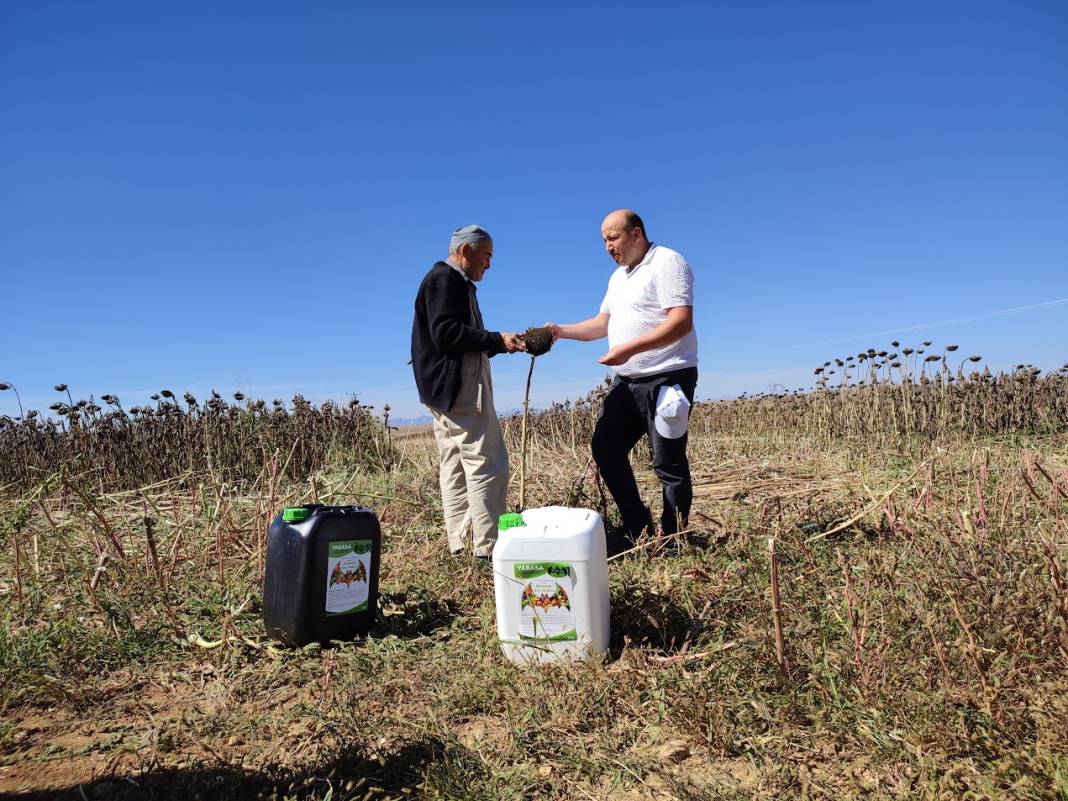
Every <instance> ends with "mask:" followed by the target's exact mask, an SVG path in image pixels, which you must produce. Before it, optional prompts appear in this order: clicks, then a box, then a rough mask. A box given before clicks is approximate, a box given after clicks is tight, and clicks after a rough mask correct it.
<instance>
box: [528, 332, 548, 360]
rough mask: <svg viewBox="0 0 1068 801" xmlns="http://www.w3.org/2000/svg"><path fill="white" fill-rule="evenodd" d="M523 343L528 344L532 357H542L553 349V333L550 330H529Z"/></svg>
mask: <svg viewBox="0 0 1068 801" xmlns="http://www.w3.org/2000/svg"><path fill="white" fill-rule="evenodd" d="M523 342H525V343H526V346H527V353H529V354H530V355H531V356H541V355H542V354H543V353H548V352H549V350H550V349H551V348H552V346H553V332H552V331H550V330H549V329H548V328H528V329H527V330H526V331H525V332H524V333H523Z"/></svg>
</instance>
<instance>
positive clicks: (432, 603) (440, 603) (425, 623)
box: [371, 590, 460, 639]
mask: <svg viewBox="0 0 1068 801" xmlns="http://www.w3.org/2000/svg"><path fill="white" fill-rule="evenodd" d="M459 613H460V608H459V607H458V606H457V605H456V602H455V601H453V600H452V599H450V598H431V597H429V596H427V595H425V594H424V593H422V592H421V591H407V590H402V591H400V592H387V593H381V594H380V595H379V596H378V618H377V620H376V622H375V625H374V628H373V629H372V630H371V632H372V634H373V635H374V636H375V637H388V636H390V635H392V636H394V637H399V638H401V639H415V638H416V637H424V636H426V635H428V634H433V633H434V632H435V631H437V630H438V629H447V628H449V627H450V626H451V625H452V623H453V621H454V620H455V619H456V616H457V615H458V614H459Z"/></svg>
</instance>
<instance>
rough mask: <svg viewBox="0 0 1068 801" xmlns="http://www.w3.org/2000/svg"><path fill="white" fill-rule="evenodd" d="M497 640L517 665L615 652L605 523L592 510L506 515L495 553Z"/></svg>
mask: <svg viewBox="0 0 1068 801" xmlns="http://www.w3.org/2000/svg"><path fill="white" fill-rule="evenodd" d="M493 586H494V592H495V594H496V598H497V636H498V638H499V639H500V642H501V648H502V650H503V651H504V655H505V656H506V657H507V658H508V659H510V660H511V661H512V662H515V663H516V664H524V665H528V664H545V663H548V662H555V661H556V660H558V659H572V660H584V659H588V658H589V657H591V656H595V655H597V654H602V653H604V652H605V651H607V650H608V625H609V623H608V620H609V600H608V560H607V554H606V551H605V534H604V523H603V521H602V520H601V516H600V515H599V514H597V513H596V512H594V511H591V510H589V509H570V508H568V507H565V506H546V507H542V508H540V509H527V510H526V511H524V512H522V513H520V514H516V513H511V514H505V515H501V518H500V521H499V532H498V539H497V544H496V545H495V546H494V549H493Z"/></svg>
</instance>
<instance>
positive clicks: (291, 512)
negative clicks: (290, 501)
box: [282, 506, 309, 523]
mask: <svg viewBox="0 0 1068 801" xmlns="http://www.w3.org/2000/svg"><path fill="white" fill-rule="evenodd" d="M308 514H309V512H308V510H307V509H305V508H304V507H303V506H287V507H286V508H285V509H283V510H282V520H283V522H286V523H299V522H301V521H302V520H307V519H308Z"/></svg>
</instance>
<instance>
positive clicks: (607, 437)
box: [592, 367, 697, 537]
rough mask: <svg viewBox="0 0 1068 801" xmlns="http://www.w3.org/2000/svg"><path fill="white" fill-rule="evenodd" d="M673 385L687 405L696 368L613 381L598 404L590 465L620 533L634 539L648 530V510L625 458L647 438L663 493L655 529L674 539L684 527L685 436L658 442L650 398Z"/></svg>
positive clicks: (689, 496)
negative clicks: (616, 514) (615, 511)
mask: <svg viewBox="0 0 1068 801" xmlns="http://www.w3.org/2000/svg"><path fill="white" fill-rule="evenodd" d="M673 384H678V385H679V386H680V387H681V388H682V391H683V393H685V395H686V398H687V399H688V400H689V401H690V403H691V404H692V403H693V393H694V390H695V389H696V388H697V368H696V367H687V368H685V369H682V370H674V371H671V372H667V373H659V374H657V375H653V376H643V377H640V378H632V379H627V378H623V377H622V376H616V379H615V380H614V381H613V382H612V386H611V387H609V389H608V394H607V395H606V396H605V399H604V408H603V409H602V410H601V417H600V419H598V421H597V427H596V428H595V429H594V431H593V442H592V449H593V460H594V461H595V462H596V463H597V469H598V470H600V471H601V478H603V479H604V483H605V485H606V486H607V487H608V491H609V492H610V493H612V498H613V499H614V500H615V502H616V505H617V506H618V507H619V513H620V516H621V517H622V518H623V527H624V529H625V530H626V532H627V534H628V535H630V536H631V537H637V536H638V535H640V534H641V533H642V531H644V530H645V528H646V527H648V526H650V525H651V524H652V516H651V514H650V512H649V509H648V507H646V505H645V504H644V503H643V502H642V498H641V495H640V494H639V493H638V484H637V482H635V480H634V471H633V470H631V469H630V462H629V461H628V458H627V457H628V456H629V454H630V452H631V450H632V449H633V448H634V446H635V445H637V444H638V440H640V439H641V438H642V436H643V435H645V434H648V436H649V441H650V443H651V445H652V451H653V470H654V472H655V473H656V475H657V477H658V478H659V479H660V484H661V486H662V488H663V497H664V513H663V515H661V518H660V526H661V528H662V529H663V530H664V533H666V534H674V533H675V532H676V531H678V526H679V524H680V523H681V524H682V525H683V526H685V525H686V520H687V518H688V517H689V515H690V506H691V504H692V503H693V483H692V481H691V479H690V462H689V460H688V459H687V458H686V442H687V441H688V439H689V434H688V433H686V434H683V435H682V436H681V437H679V438H678V439H668V438H667V437H663V436H661V435H660V434H659V433H658V432H657V430H656V427H655V426H654V424H653V423H654V420H655V418H656V397H657V394H658V393H659V392H660V388H661V387H664V386H671V385H673Z"/></svg>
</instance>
